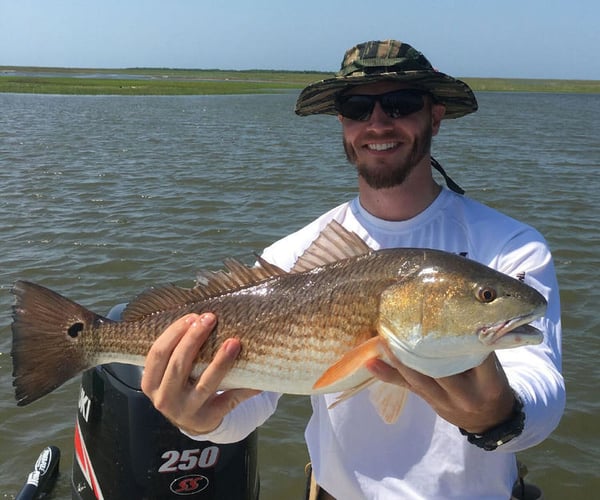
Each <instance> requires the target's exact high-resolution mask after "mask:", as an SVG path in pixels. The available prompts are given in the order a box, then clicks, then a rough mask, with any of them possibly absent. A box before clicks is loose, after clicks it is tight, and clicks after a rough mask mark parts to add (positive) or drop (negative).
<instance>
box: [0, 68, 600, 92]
mask: <svg viewBox="0 0 600 500" xmlns="http://www.w3.org/2000/svg"><path fill="white" fill-rule="evenodd" d="M13 73H14V74H13ZM20 75H23V76H20ZM332 76H333V74H332V73H323V72H317V71H275V70H273V71H270V70H247V71H235V70H217V69H210V70H193V69H165V68H128V69H89V68H85V69H78V68H39V67H14V66H0V92H14V93H35V94H71V95H73V94H78V95H200V94H204V95H208V94H259V93H260V94H265V93H280V92H284V91H290V90H295V89H301V88H303V87H304V86H306V85H307V84H309V83H312V82H315V81H317V80H322V79H324V78H330V77H332ZM131 77H134V78H131ZM463 80H464V81H465V82H467V83H468V84H469V85H470V86H471V87H472V88H473V90H474V91H476V92H477V91H490V92H551V93H577V94H596V93H600V81H598V80H553V79H520V78H463Z"/></svg>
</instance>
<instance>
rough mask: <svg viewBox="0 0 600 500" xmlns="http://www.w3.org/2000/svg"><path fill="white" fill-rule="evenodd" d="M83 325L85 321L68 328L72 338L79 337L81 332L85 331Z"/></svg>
mask: <svg viewBox="0 0 600 500" xmlns="http://www.w3.org/2000/svg"><path fill="white" fill-rule="evenodd" d="M83 327H84V325H83V323H73V324H72V325H71V326H70V327H69V329H68V330H67V334H68V335H69V337H71V338H72V339H76V338H77V337H79V334H80V333H81V332H82V331H83Z"/></svg>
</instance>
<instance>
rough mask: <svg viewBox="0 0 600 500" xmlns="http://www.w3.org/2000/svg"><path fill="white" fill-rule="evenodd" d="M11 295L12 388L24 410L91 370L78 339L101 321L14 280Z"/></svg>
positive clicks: (46, 291) (36, 287) (76, 306)
mask: <svg viewBox="0 0 600 500" xmlns="http://www.w3.org/2000/svg"><path fill="white" fill-rule="evenodd" d="M12 293H13V294H14V295H15V296H16V303H15V305H14V306H13V322H12V350H11V356H12V360H13V377H14V379H13V386H14V387H15V398H16V400H17V405H18V406H24V405H27V404H29V403H31V402H33V401H35V400H36V399H39V398H41V397H42V396H45V395H46V394H48V393H50V392H52V391H53V390H54V389H56V388H57V387H59V386H61V385H62V384H64V383H65V382H66V381H67V380H69V379H71V378H73V377H75V376H76V375H77V374H79V373H80V372H82V371H83V370H86V369H87V368H90V367H91V366H92V364H91V363H90V362H89V361H88V359H87V358H88V357H87V355H86V350H85V348H84V345H83V343H82V342H81V341H80V337H81V336H82V334H83V332H84V331H85V330H87V329H88V328H89V327H90V326H91V325H93V324H94V322H96V321H98V320H104V318H102V317H101V316H98V315H97V314H95V313H93V312H91V311H89V310H87V309H86V308H85V307H83V306H80V305H79V304H76V303H75V302H72V301H70V300H69V299H66V298H65V297H63V296H62V295H59V294H58V293H56V292H53V291H52V290H49V289H47V288H44V287H42V286H40V285H36V284H34V283H29V282H26V281H17V282H16V283H15V285H14V287H13V289H12ZM105 321H108V320H105Z"/></svg>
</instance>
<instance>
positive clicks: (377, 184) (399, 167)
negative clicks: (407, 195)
mask: <svg viewBox="0 0 600 500" xmlns="http://www.w3.org/2000/svg"><path fill="white" fill-rule="evenodd" d="M432 135H433V134H432V126H431V123H428V124H427V126H426V127H425V128H424V130H423V131H422V133H421V134H420V135H419V136H418V137H416V138H415V141H414V143H413V145H412V148H411V149H410V151H409V153H408V155H407V156H406V157H405V158H403V159H401V160H400V162H399V163H398V164H396V165H393V166H392V167H387V166H378V167H369V166H367V165H365V164H364V163H359V162H358V159H357V155H356V152H355V151H354V149H353V148H352V147H351V146H350V145H349V144H348V143H347V142H346V140H345V139H344V151H345V152H346V158H347V159H348V161H349V162H350V163H351V164H353V165H355V166H356V170H357V172H358V175H359V176H360V177H362V178H363V179H364V180H365V182H366V183H367V184H368V185H369V186H370V187H372V188H373V189H386V188H392V187H395V186H399V185H401V184H403V183H404V181H405V180H406V178H407V177H408V176H409V175H410V173H411V172H412V171H413V170H414V168H415V167H416V166H417V165H418V164H419V162H420V161H421V160H422V159H423V157H424V156H425V155H426V154H429V152H430V151H431V139H432Z"/></svg>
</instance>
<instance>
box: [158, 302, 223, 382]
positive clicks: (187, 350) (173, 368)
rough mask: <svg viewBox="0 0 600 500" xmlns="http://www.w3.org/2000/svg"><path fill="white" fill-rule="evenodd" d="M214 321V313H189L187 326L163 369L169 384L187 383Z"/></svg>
mask: <svg viewBox="0 0 600 500" xmlns="http://www.w3.org/2000/svg"><path fill="white" fill-rule="evenodd" d="M215 323H216V318H215V316H214V314H210V313H206V314H202V315H200V316H198V315H190V319H189V320H188V328H187V330H186V331H185V333H184V335H183V336H182V337H181V339H180V340H179V342H178V343H177V345H176V346H175V348H174V349H173V352H172V354H171V358H170V360H169V363H168V365H167V368H166V370H165V377H164V378H165V380H167V381H169V384H174V385H176V386H177V387H184V386H185V385H187V384H188V382H189V377H190V374H191V373H192V369H193V366H194V362H195V360H196V358H197V356H198V351H200V349H201V348H202V345H203V344H204V342H205V341H206V339H207V338H208V336H209V335H210V333H211V332H212V329H213V327H214V325H215Z"/></svg>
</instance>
